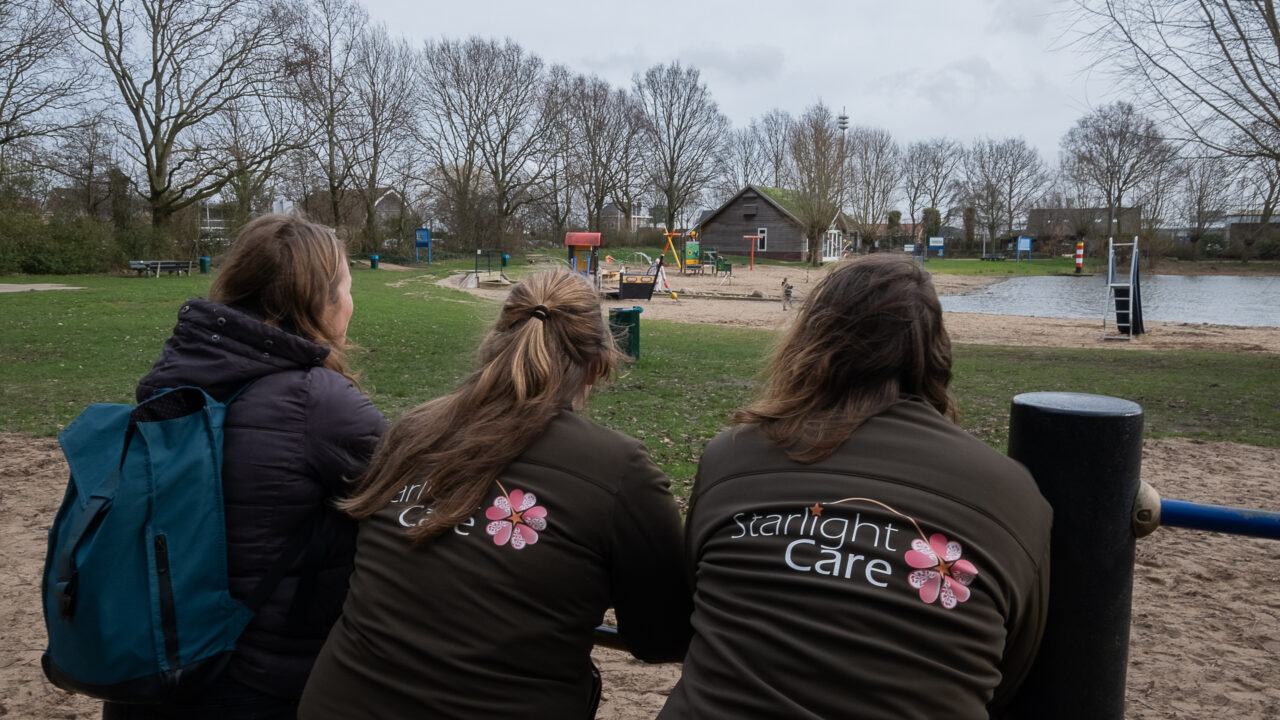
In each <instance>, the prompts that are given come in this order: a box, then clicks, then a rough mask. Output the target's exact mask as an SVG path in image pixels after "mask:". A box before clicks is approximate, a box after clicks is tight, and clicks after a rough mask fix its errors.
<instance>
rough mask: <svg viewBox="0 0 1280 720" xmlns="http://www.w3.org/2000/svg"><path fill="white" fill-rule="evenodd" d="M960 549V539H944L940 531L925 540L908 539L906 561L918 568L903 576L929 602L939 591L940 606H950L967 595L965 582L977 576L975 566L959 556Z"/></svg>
mask: <svg viewBox="0 0 1280 720" xmlns="http://www.w3.org/2000/svg"><path fill="white" fill-rule="evenodd" d="M962 552H963V550H962V548H961V547H960V543H958V542H955V541H951V542H948V541H947V538H946V536H945V535H943V534H942V533H935V534H934V535H933V536H932V537H930V538H929V542H927V543H926V542H925V541H924V540H921V539H920V538H916V539H915V540H912V541H911V549H910V550H908V551H907V555H906V560H907V564H908V565H910V566H911V567H913V568H921V569H920V570H916V571H915V572H913V573H911V574H910V575H909V576H907V582H909V583H911V587H913V588H917V589H919V590H920V599H921V600H923V601H924V602H926V603H931V602H933V601H934V600H937V599H938V597H939V595H941V597H942V607H944V608H946V609H948V610H950V609H952V608H954V607H955V606H956V603H962V602H964V601H965V600H968V599H969V585H970V584H971V583H972V582H973V579H974V578H976V577H978V569H977V568H975V567H974V566H973V563H971V562H969V561H968V560H961V559H960V555H961V553H962Z"/></svg>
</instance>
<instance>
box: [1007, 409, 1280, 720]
mask: <svg viewBox="0 0 1280 720" xmlns="http://www.w3.org/2000/svg"><path fill="white" fill-rule="evenodd" d="M1142 418H1143V414H1142V407H1141V406H1140V405H1138V404H1137V403H1134V402H1130V401H1128V400H1122V399H1119V398H1113V397H1106V396H1101V395H1087V394H1081V393H1057V392H1054V393H1043V392H1041V393H1026V394H1023V395H1018V396H1017V397H1015V398H1014V399H1013V403H1012V407H1011V411H1010V419H1009V456H1010V457H1012V458H1013V459H1015V460H1018V461H1019V462H1021V463H1022V464H1023V465H1025V466H1026V467H1027V469H1028V470H1029V471H1031V475H1032V476H1033V477H1034V478H1035V480H1036V484H1037V485H1038V486H1039V488H1040V492H1041V494H1043V495H1044V497H1045V499H1047V500H1048V501H1049V504H1050V505H1052V506H1053V530H1052V536H1051V537H1052V539H1051V548H1052V549H1051V558H1050V567H1051V568H1052V571H1051V579H1050V583H1051V586H1050V590H1049V597H1050V598H1051V600H1050V604H1049V618H1048V621H1047V623H1046V625H1045V635H1044V640H1043V641H1042V643H1041V645H1040V652H1039V655H1037V657H1036V660H1035V662H1034V663H1033V665H1032V668H1031V671H1030V675H1029V676H1028V678H1027V681H1026V683H1025V684H1024V685H1023V687H1022V689H1021V690H1020V691H1019V695H1018V699H1017V701H1016V702H1015V706H1016V707H1015V714H1017V715H1018V716H1025V717H1036V718H1046V719H1047V720H1066V719H1067V718H1073V719H1074V718H1093V719H1096V720H1120V719H1121V718H1123V717H1124V690H1125V673H1126V668H1127V665H1128V648H1129V624H1130V614H1131V598H1132V592H1133V570H1134V549H1135V545H1136V541H1137V539H1138V538H1140V537H1144V536H1146V535H1148V534H1150V533H1151V532H1153V531H1155V530H1156V529H1157V528H1158V527H1161V526H1164V527H1181V528H1192V529H1199V530H1209V531H1212V532H1222V533H1235V534H1245V535H1251V536H1254V537H1262V538H1271V539H1280V513H1275V512H1267V511H1261V510H1248V509H1241V508H1226V507H1221V506H1215V505H1207V504H1200V503H1188V502H1181V501H1177V500H1162V499H1161V498H1160V496H1159V494H1158V493H1157V492H1156V491H1155V490H1154V489H1153V488H1151V487H1150V486H1148V485H1146V484H1145V483H1142V482H1141V480H1140V477H1139V474H1140V473H1139V471H1140V468H1141V464H1142ZM1068 437H1069V438H1071V439H1072V441H1071V442H1063V441H1062V438H1068ZM1178 589H1179V586H1178V585H1177V584H1176V583H1175V584H1174V585H1173V586H1172V587H1171V591H1173V592H1176V591H1178Z"/></svg>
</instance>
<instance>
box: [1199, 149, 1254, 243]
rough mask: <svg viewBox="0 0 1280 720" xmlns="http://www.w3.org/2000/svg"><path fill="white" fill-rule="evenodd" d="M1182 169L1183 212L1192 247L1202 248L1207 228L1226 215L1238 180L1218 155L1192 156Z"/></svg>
mask: <svg viewBox="0 0 1280 720" xmlns="http://www.w3.org/2000/svg"><path fill="white" fill-rule="evenodd" d="M1182 170H1183V178H1182V183H1181V184H1182V187H1181V188H1180V189H1181V190H1182V213H1181V214H1182V216H1183V218H1184V222H1186V223H1187V228H1188V230H1190V236H1191V244H1192V246H1194V247H1198V246H1199V245H1200V242H1201V241H1202V240H1203V239H1204V235H1205V231H1206V230H1207V229H1208V228H1209V227H1210V226H1212V225H1214V224H1215V223H1217V222H1218V221H1220V220H1221V219H1222V217H1223V216H1224V215H1226V212H1227V203H1228V202H1229V199H1230V196H1231V190H1232V186H1233V184H1234V182H1233V180H1234V179H1233V178H1232V177H1231V173H1230V172H1229V171H1228V170H1227V163H1226V162H1225V161H1224V160H1223V159H1222V158H1221V157H1218V156H1204V157H1198V158H1191V159H1189V160H1188V161H1186V162H1185V163H1184V164H1183V166H1182ZM1250 179H1252V178H1250ZM1259 179H1263V178H1259ZM1242 181H1243V182H1242V185H1245V186H1248V185H1249V180H1248V179H1245V178H1242ZM1265 186H1266V182H1265V179H1264V182H1263V187H1265ZM1242 189H1243V188H1242ZM1264 194H1265V193H1264Z"/></svg>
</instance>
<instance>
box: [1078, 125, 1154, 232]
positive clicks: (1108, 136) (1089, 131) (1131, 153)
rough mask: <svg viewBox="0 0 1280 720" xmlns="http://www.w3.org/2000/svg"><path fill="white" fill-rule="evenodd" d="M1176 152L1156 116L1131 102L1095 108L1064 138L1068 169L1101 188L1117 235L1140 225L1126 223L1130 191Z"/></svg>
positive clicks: (1098, 189)
mask: <svg viewBox="0 0 1280 720" xmlns="http://www.w3.org/2000/svg"><path fill="white" fill-rule="evenodd" d="M1175 154H1176V150H1175V148H1174V147H1173V145H1172V144H1170V143H1169V142H1168V141H1166V140H1165V139H1164V138H1163V137H1161V134H1160V132H1159V129H1158V128H1157V127H1156V124H1155V121H1153V120H1151V119H1150V118H1148V117H1145V116H1144V115H1142V114H1140V113H1139V112H1138V111H1137V110H1136V109H1134V107H1133V105H1131V104H1129V103H1127V102H1115V103H1111V104H1110V105H1104V106H1102V107H1100V108H1098V109H1097V110H1094V111H1093V112H1091V113H1089V114H1088V115H1085V116H1084V117H1082V118H1080V119H1079V120H1078V121H1077V122H1076V124H1075V127H1073V128H1071V129H1070V130H1068V131H1067V134H1066V135H1064V136H1063V138H1062V167H1063V171H1064V172H1066V173H1067V174H1068V175H1070V176H1071V177H1072V178H1074V179H1075V180H1076V181H1077V182H1080V183H1081V184H1084V185H1088V186H1090V187H1092V188H1093V189H1094V191H1095V192H1097V194H1098V197H1099V198H1101V199H1102V201H1103V203H1104V204H1105V206H1106V208H1107V228H1108V229H1109V230H1108V234H1114V235H1116V236H1122V235H1124V234H1125V233H1126V232H1134V231H1136V230H1137V228H1124V227H1121V225H1122V224H1123V223H1122V220H1123V217H1124V212H1123V207H1124V198H1125V195H1126V194H1127V193H1129V191H1131V190H1133V189H1134V188H1136V187H1138V185H1140V184H1142V183H1144V182H1146V181H1147V179H1148V178H1149V177H1151V176H1152V175H1154V174H1155V173H1156V172H1158V171H1159V169H1160V168H1162V167H1163V166H1164V165H1165V164H1167V163H1168V162H1170V160H1172V159H1173V157H1174V156H1175ZM1113 222H1114V227H1113V225H1112V223H1113Z"/></svg>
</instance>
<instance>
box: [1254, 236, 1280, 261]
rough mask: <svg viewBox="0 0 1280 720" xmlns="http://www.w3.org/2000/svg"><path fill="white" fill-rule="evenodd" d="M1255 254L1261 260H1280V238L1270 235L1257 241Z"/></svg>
mask: <svg viewBox="0 0 1280 720" xmlns="http://www.w3.org/2000/svg"><path fill="white" fill-rule="evenodd" d="M1253 254H1254V257H1256V258H1257V259H1259V260H1280V239H1276V238H1274V237H1269V238H1263V239H1261V240H1259V241H1257V242H1256V243H1254V245H1253Z"/></svg>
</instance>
